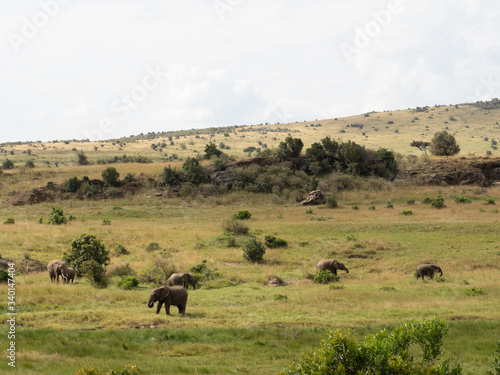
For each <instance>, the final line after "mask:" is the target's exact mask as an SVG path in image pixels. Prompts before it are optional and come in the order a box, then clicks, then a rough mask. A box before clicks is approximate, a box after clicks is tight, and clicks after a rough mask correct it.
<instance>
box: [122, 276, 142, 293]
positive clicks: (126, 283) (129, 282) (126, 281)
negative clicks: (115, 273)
mask: <svg viewBox="0 0 500 375" xmlns="http://www.w3.org/2000/svg"><path fill="white" fill-rule="evenodd" d="M138 285H139V280H137V278H136V277H134V276H123V277H122V278H121V280H120V281H118V284H117V286H118V288H122V289H127V290H129V289H132V288H135V287H136V286H138Z"/></svg>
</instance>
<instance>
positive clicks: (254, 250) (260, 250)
mask: <svg viewBox="0 0 500 375" xmlns="http://www.w3.org/2000/svg"><path fill="white" fill-rule="evenodd" d="M265 253H266V248H265V246H264V244H263V243H262V242H259V241H257V240H256V239H255V238H252V239H251V240H250V241H248V242H247V243H246V244H245V246H244V247H243V258H245V259H246V260H248V261H250V262H253V263H260V262H262V259H263V258H264V254H265Z"/></svg>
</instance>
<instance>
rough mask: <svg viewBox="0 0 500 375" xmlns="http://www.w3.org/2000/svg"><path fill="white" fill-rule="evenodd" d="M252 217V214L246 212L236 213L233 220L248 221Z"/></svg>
mask: <svg viewBox="0 0 500 375" xmlns="http://www.w3.org/2000/svg"><path fill="white" fill-rule="evenodd" d="M251 217H252V214H251V213H250V212H248V211H238V213H237V214H234V218H235V219H237V220H248V219H250V218H251Z"/></svg>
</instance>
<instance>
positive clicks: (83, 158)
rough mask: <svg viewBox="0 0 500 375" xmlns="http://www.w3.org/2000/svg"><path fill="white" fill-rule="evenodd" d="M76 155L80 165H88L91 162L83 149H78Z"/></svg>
mask: <svg viewBox="0 0 500 375" xmlns="http://www.w3.org/2000/svg"><path fill="white" fill-rule="evenodd" d="M76 156H77V158H78V160H77V162H76V163H77V164H78V165H88V164H90V163H89V161H88V159H87V155H85V153H84V152H83V151H77V152H76Z"/></svg>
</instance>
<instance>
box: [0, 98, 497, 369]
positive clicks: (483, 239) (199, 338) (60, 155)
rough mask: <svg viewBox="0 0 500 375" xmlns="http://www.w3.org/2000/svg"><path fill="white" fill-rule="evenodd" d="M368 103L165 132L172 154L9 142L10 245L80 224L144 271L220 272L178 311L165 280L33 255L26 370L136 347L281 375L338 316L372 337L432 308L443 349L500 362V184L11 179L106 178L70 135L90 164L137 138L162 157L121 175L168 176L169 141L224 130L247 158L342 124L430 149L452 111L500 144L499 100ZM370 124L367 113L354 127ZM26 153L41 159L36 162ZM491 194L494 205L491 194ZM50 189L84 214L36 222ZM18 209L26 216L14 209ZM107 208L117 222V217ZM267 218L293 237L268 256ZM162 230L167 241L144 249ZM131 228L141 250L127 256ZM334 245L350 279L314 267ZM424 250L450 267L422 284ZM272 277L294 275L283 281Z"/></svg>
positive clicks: (125, 358)
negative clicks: (404, 106)
mask: <svg viewBox="0 0 500 375" xmlns="http://www.w3.org/2000/svg"><path fill="white" fill-rule="evenodd" d="M425 111H427V112H425ZM367 115H368V116H367ZM367 115H361V116H355V117H352V118H345V119H337V120H335V119H332V120H325V121H314V122H307V123H296V124H287V125H286V126H285V125H268V126H262V127H251V128H248V130H247V131H242V130H236V134H234V132H229V133H227V134H228V136H225V134H224V133H221V134H215V135H214V137H212V138H210V135H208V134H205V135H203V134H200V135H198V138H196V135H186V136H182V135H180V136H179V138H178V139H177V138H176V137H175V136H174V137H173V142H174V145H170V143H169V144H168V145H167V147H166V148H165V149H164V151H163V153H160V152H159V151H155V150H153V149H152V148H151V147H150V146H151V144H152V143H158V142H160V141H162V140H160V139H150V140H141V141H137V142H135V141H133V142H132V141H131V142H128V141H123V140H122V141H114V143H115V144H114V145H113V141H103V142H100V143H90V142H84V143H79V142H73V141H71V142H69V143H68V144H66V143H65V142H59V143H46V144H43V145H42V144H36V145H34V144H32V145H31V146H29V147H30V148H31V152H30V155H28V153H27V152H25V153H23V151H26V150H27V149H28V145H27V144H21V145H4V146H3V147H2V148H3V149H4V150H5V151H6V153H5V152H4V153H3V154H2V156H3V157H9V159H11V160H13V161H14V163H15V164H16V168H14V169H13V170H5V171H4V173H3V174H1V175H0V200H1V204H0V227H1V228H0V249H1V255H2V257H3V258H6V259H12V260H14V261H15V262H16V263H19V262H21V261H22V260H23V259H25V258H30V259H34V260H38V261H40V262H42V263H47V262H48V261H50V260H51V259H56V258H60V257H61V256H62V255H63V253H64V252H65V251H68V250H69V248H70V243H71V241H72V240H73V239H75V238H76V237H78V236H80V235H81V234H83V233H90V234H94V235H96V236H97V237H98V238H99V239H100V240H101V241H102V242H103V243H104V244H105V245H106V248H107V249H108V250H110V251H111V254H112V256H111V264H110V265H109V266H108V270H109V271H111V273H112V271H113V270H116V269H118V268H120V267H123V266H126V265H128V266H129V267H130V268H131V269H132V270H134V271H135V273H136V274H137V275H138V276H140V275H141V274H142V272H144V271H145V270H147V269H149V268H151V267H152V266H153V265H154V264H155V263H158V262H159V261H164V262H165V263H166V264H167V265H168V267H169V269H175V270H177V271H182V272H184V271H189V269H190V268H191V267H193V266H195V265H198V264H200V263H202V262H203V261H204V260H206V263H205V264H206V266H207V267H208V268H209V269H210V270H212V271H217V272H218V276H216V277H214V278H213V279H211V280H206V281H204V282H203V285H202V286H201V288H199V289H197V290H195V291H191V290H190V291H189V299H188V305H187V310H186V316H185V317H180V316H178V314H177V310H176V309H173V315H172V316H170V317H166V316H165V313H164V312H162V313H161V314H160V315H158V316H157V315H155V311H154V309H148V308H147V304H146V302H147V299H148V296H149V292H150V290H151V289H152V288H153V287H154V286H155V285H154V284H153V283H141V284H140V285H139V287H137V288H135V289H133V290H123V289H120V288H118V287H117V286H116V284H117V282H118V280H119V277H117V276H113V277H112V279H111V281H112V283H111V286H110V287H108V288H107V289H95V288H93V287H92V286H90V285H89V284H88V282H87V281H86V280H84V279H77V280H76V282H75V283H74V284H72V285H51V284H50V279H49V276H48V274H47V272H46V271H43V272H40V273H31V274H24V273H23V272H22V271H23V270H19V271H21V274H19V275H18V276H17V277H16V280H17V285H16V293H17V308H18V313H19V315H18V318H17V319H18V321H17V326H16V329H17V331H16V335H17V337H16V344H17V366H18V367H17V370H14V371H17V373H19V374H53V373H58V374H72V373H74V371H75V370H77V369H79V368H81V367H82V366H99V367H101V368H110V367H111V368H116V367H122V366H123V365H124V364H126V363H135V364H137V365H139V366H140V367H141V369H142V370H143V372H144V374H240V373H247V374H273V373H277V372H278V371H280V370H281V369H282V368H283V367H285V366H286V365H287V363H288V362H290V361H292V360H298V359H300V357H301V353H302V352H304V351H308V350H310V349H311V348H312V347H314V346H317V345H318V344H319V341H320V340H321V339H322V338H323V337H324V336H325V334H326V330H328V329H331V328H350V329H353V330H354V332H355V334H356V335H357V336H359V337H362V336H364V335H366V334H367V333H372V332H375V331H377V330H379V329H382V328H391V327H393V326H396V325H400V324H402V323H404V322H406V321H408V320H410V319H425V318H430V317H434V316H437V317H440V318H443V319H445V320H446V321H447V322H448V323H449V325H450V333H449V334H448V335H447V336H446V338H445V345H444V346H445V352H446V354H445V355H444V357H443V358H444V359H446V358H452V359H453V360H456V361H458V362H459V363H461V364H462V366H463V368H464V369H465V373H467V374H474V375H475V374H484V373H485V372H486V370H487V369H491V368H492V367H491V362H492V361H493V358H494V356H495V353H494V349H495V344H496V342H497V341H498V340H499V339H500V318H499V314H498V309H499V307H500V303H499V301H500V272H499V270H500V231H499V230H498V229H499V220H500V213H499V212H498V204H500V188H499V187H491V188H479V187H474V186H471V187H467V186H460V187H453V186H439V187H426V186H409V185H406V184H404V183H402V182H398V181H395V182H386V181H383V182H381V181H380V180H378V181H372V182H370V181H368V182H367V183H363V184H359V185H360V186H361V187H360V188H359V189H354V190H345V191H342V192H337V191H336V192H334V194H335V197H336V199H337V201H338V203H339V208H337V209H329V208H326V207H324V206H318V207H313V208H312V209H308V208H305V207H301V206H295V205H294V204H293V203H294V202H292V201H291V200H287V199H286V198H284V197H280V196H277V195H273V194H269V195H259V194H250V193H247V192H234V193H230V194H224V195H214V196H211V197H206V198H205V197H201V196H200V197H195V198H188V199H184V200H182V199H180V198H167V196H166V195H163V196H155V193H156V192H157V191H158V189H157V188H154V187H153V186H150V187H148V188H144V189H143V190H141V191H140V192H139V193H138V194H136V195H133V196H127V197H126V198H122V199H108V200H99V201H97V200H87V199H86V200H78V199H67V200H63V201H57V202H51V203H41V204H36V205H26V206H19V207H14V206H12V205H10V196H11V195H12V194H13V193H15V192H19V191H23V190H30V189H32V188H34V187H37V186H45V185H46V184H47V182H49V181H52V182H54V183H63V182H64V181H66V180H67V179H68V178H70V177H73V176H77V177H79V178H82V177H83V176H88V177H89V178H91V179H92V178H101V172H102V170H104V168H105V166H103V165H95V164H94V165H88V166H79V167H76V166H74V164H75V161H76V154H75V151H73V150H72V149H73V148H74V149H76V150H84V151H85V152H86V154H87V155H88V156H89V160H91V161H92V162H93V163H95V162H96V161H97V160H98V159H99V158H103V157H105V158H108V157H109V158H111V157H114V156H116V155H122V154H125V153H126V154H128V155H142V156H146V157H149V158H151V159H152V160H153V161H154V163H151V164H135V163H127V164H121V163H118V164H113V166H114V167H116V168H117V169H118V170H119V172H120V175H121V177H124V176H125V175H126V174H127V173H134V174H136V175H139V174H141V173H142V174H144V175H145V176H146V177H151V178H154V179H156V180H159V175H160V174H161V173H162V171H163V168H164V167H165V166H167V165H172V166H177V167H180V164H181V162H180V161H175V160H174V161H170V160H166V159H167V158H168V156H169V155H170V156H171V154H172V153H177V154H178V158H179V159H181V158H185V157H187V156H193V155H196V151H197V152H198V153H202V152H203V148H204V145H205V144H206V143H208V142H209V141H210V140H211V141H215V142H216V143H217V144H219V142H225V143H226V144H227V145H230V146H231V149H230V150H225V152H228V153H231V154H233V155H234V156H236V157H239V156H242V155H243V149H244V148H246V147H249V146H255V147H258V146H261V145H259V144H258V142H261V143H267V147H268V148H272V147H276V146H277V144H278V143H279V141H280V140H283V139H284V138H285V137H286V136H288V133H290V134H291V135H292V136H294V137H300V138H302V139H303V140H304V143H305V145H306V147H307V145H308V144H311V143H312V142H315V141H317V140H319V139H321V138H323V137H324V136H326V135H330V136H334V137H342V138H343V139H344V140H348V139H352V140H355V141H356V142H358V143H360V144H362V145H366V146H367V147H369V148H378V147H390V148H392V149H394V150H395V151H397V152H401V153H402V155H403V156H401V157H400V158H401V159H404V158H406V157H407V156H408V155H409V154H411V153H415V154H418V153H420V151H418V150H416V149H414V148H413V149H411V148H410V146H409V143H410V142H411V140H414V139H422V140H430V137H431V136H432V135H433V134H434V132H436V131H438V130H443V129H445V128H446V127H448V128H449V129H448V130H450V131H452V132H454V133H455V136H456V137H457V140H458V142H459V144H460V146H461V148H462V155H463V154H465V155H468V154H477V155H485V153H486V151H488V150H492V151H493V154H495V152H496V151H495V150H493V149H491V143H490V141H485V138H484V137H489V139H493V138H494V139H498V138H499V136H500V129H499V128H498V124H496V121H498V118H499V117H500V116H499V112H498V110H483V109H480V108H477V107H472V106H461V105H460V106H458V108H456V107H455V106H449V107H432V108H428V109H425V110H424V111H423V112H422V111H421V112H416V111H415V110H407V111H393V112H383V113H370V114H367ZM415 117H419V119H418V120H416V119H415ZM450 117H453V118H454V119H455V120H456V121H454V120H451V119H450ZM389 121H392V122H393V123H392V124H389ZM445 121H447V123H445ZM318 123H321V126H317V124H318ZM358 123H361V124H364V127H363V128H362V129H360V128H359V127H351V126H347V125H351V124H358ZM312 124H314V125H315V126H311V125H312ZM278 128H280V129H281V130H280V131H271V130H277V129H278ZM284 128H287V130H283V129H284ZM266 129H268V130H266ZM375 129H377V130H375ZM341 130H344V132H341ZM396 130H398V132H396ZM363 132H364V133H365V134H363ZM482 132H484V134H482ZM424 136H425V137H424ZM387 139H390V140H391V144H390V145H388V144H386V142H387ZM167 142H169V141H168V139H165V143H167ZM370 142H373V143H370ZM101 143H102V145H103V146H102V147H101V145H100V144H101ZM124 143H126V144H124ZM180 143H184V144H185V148H186V149H185V150H184V149H183V148H184V147H182V146H181V145H180ZM35 146H36V147H35ZM95 147H98V149H97V150H96V149H95ZM44 148H45V149H44ZM120 148H121V149H120ZM10 151H13V152H14V154H13V155H12V154H10ZM164 153H167V156H165V155H164ZM29 158H32V159H33V160H34V162H35V165H36V168H34V169H30V168H23V167H22V165H24V163H25V162H26V161H27V160H28V159H29ZM0 159H2V157H0ZM417 159H418V158H417ZM47 162H49V163H50V164H47ZM56 162H57V163H58V166H57V167H56V166H55V163H56ZM320 186H329V185H328V181H326V180H325V181H322V180H321V181H320ZM329 193H333V191H329ZM438 195H441V196H443V197H444V199H445V204H446V207H445V208H443V209H439V210H438V209H435V208H433V207H431V206H430V205H426V204H423V203H422V201H423V200H424V199H425V198H427V197H430V198H434V197H436V196H438ZM456 197H467V198H470V199H471V203H464V204H457V203H455V202H454V199H455V198H456ZM487 198H491V199H494V200H495V201H496V202H497V204H496V205H485V202H486V199H487ZM413 202H414V203H413ZM389 203H390V204H389ZM54 205H55V206H58V207H61V208H62V209H63V210H64V213H65V215H67V216H69V215H72V216H74V217H76V220H74V221H71V222H68V223H67V224H66V225H62V226H55V225H48V224H40V223H39V219H40V218H43V219H44V222H45V223H46V222H47V218H48V215H49V213H50V211H51V207H52V206H54ZM240 210H248V211H250V212H251V214H252V217H251V219H250V220H248V221H245V224H246V225H248V227H249V228H250V233H249V234H248V235H244V236H236V235H232V236H231V237H233V238H234V240H235V243H236V245H235V246H233V247H228V246H227V238H228V236H229V235H228V234H225V233H224V230H223V222H224V221H225V220H227V219H229V218H231V217H232V216H233V215H234V214H235V213H236V212H238V211H240ZM403 211H411V213H412V214H411V215H404V214H403ZM8 218H13V219H15V223H14V224H9V225H7V224H2V223H3V222H4V221H6V220H7V219H8ZM105 218H107V219H109V220H110V222H111V224H110V225H103V219H105ZM267 234H271V235H275V236H278V237H280V238H284V239H286V240H287V242H288V246H287V247H285V248H276V249H267V250H266V254H265V256H264V262H263V263H262V264H252V263H248V262H246V261H245V260H244V259H243V256H242V255H243V251H242V246H243V244H245V243H246V242H247V241H248V240H249V239H250V238H253V237H256V238H257V239H259V240H261V241H262V240H263V239H264V236H265V235H267ZM151 242H157V243H158V244H159V247H160V248H159V249H157V250H153V251H148V249H147V245H148V244H149V243H151ZM117 244H121V245H123V246H124V247H125V248H126V249H127V250H128V252H129V253H128V254H125V255H120V256H118V255H116V254H114V252H113V250H114V249H115V247H116V246H117ZM322 258H336V259H338V260H339V261H342V262H343V263H345V265H346V266H347V267H348V268H349V270H350V272H349V274H345V273H343V272H339V275H340V276H341V279H340V281H339V282H336V283H333V284H330V285H320V284H315V283H313V281H312V278H313V275H314V274H315V272H316V270H315V265H316V263H317V261H318V260H319V259H322ZM420 263H436V264H438V265H440V266H441V267H442V268H443V271H444V275H443V279H442V280H440V281H436V280H433V281H427V280H426V281H424V282H422V281H421V280H419V282H417V281H416V279H415V276H414V271H415V268H416V266H417V265H418V264H420ZM271 276H278V277H280V278H281V279H282V280H284V281H285V282H286V283H287V284H288V285H287V286H285V287H280V288H272V287H269V286H268V285H267V284H268V280H269V278H270V277H271ZM0 288H1V289H0V290H1V296H0V311H2V317H1V321H2V323H6V315H5V313H6V312H7V287H6V286H1V287H0ZM0 337H1V339H0V342H1V343H2V345H3V344H4V343H6V342H7V341H8V340H7V330H6V325H5V324H2V326H1V327H0ZM5 349H6V348H5ZM14 371H12V369H10V368H8V366H7V360H6V358H4V359H3V360H2V361H1V362H0V373H2V374H3V373H13V372H14Z"/></svg>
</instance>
